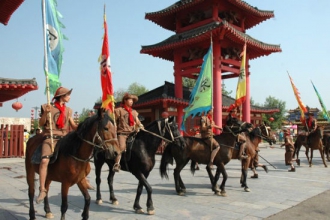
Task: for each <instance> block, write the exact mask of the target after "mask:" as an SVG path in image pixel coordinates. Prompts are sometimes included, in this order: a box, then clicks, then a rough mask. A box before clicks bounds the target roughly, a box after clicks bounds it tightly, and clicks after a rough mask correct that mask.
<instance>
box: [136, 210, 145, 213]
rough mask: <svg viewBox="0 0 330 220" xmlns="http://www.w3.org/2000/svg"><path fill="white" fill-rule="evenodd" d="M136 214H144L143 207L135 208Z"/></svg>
mask: <svg viewBox="0 0 330 220" xmlns="http://www.w3.org/2000/svg"><path fill="white" fill-rule="evenodd" d="M135 213H136V214H144V211H143V209H135Z"/></svg>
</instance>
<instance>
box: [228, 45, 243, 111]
mask: <svg viewBox="0 0 330 220" xmlns="http://www.w3.org/2000/svg"><path fill="white" fill-rule="evenodd" d="M241 57H242V60H241V67H240V73H239V77H238V83H237V88H236V99H235V103H233V104H231V105H230V106H229V108H228V110H227V111H228V112H230V111H231V110H232V109H234V108H236V107H239V106H241V105H242V104H243V103H244V102H245V100H246V69H245V66H246V42H245V44H244V47H243V51H242V53H241Z"/></svg>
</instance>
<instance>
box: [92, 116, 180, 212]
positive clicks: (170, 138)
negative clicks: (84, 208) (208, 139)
mask: <svg viewBox="0 0 330 220" xmlns="http://www.w3.org/2000/svg"><path fill="white" fill-rule="evenodd" d="M162 140H164V141H166V142H173V143H176V145H177V146H179V147H178V148H180V149H182V148H184V144H185V142H184V139H183V137H182V136H181V133H180V131H179V128H178V126H177V124H176V122H175V118H174V117H169V118H166V119H164V118H163V119H159V120H155V121H153V122H151V123H150V124H149V125H147V126H146V127H145V129H144V130H141V131H140V132H138V133H137V134H136V137H135V140H134V141H133V142H132V140H131V143H132V145H131V150H129V148H130V147H129V146H127V151H126V153H124V154H123V157H122V160H121V161H120V165H121V169H122V171H128V172H131V173H132V174H133V175H134V176H135V177H136V178H137V179H138V186H137V191H136V197H135V201H134V204H133V209H134V210H135V212H136V213H138V214H142V213H144V210H143V209H142V207H141V206H140V197H141V194H142V190H143V187H145V188H146V190H147V193H148V197H147V213H148V214H149V215H153V214H154V213H155V208H154V206H153V201H152V187H151V186H150V184H149V183H148V180H147V178H148V176H149V174H150V172H151V171H152V169H153V168H154V166H155V163H156V158H155V155H156V152H157V149H158V147H159V146H160V144H161V143H162ZM129 152H130V153H129ZM127 154H130V156H128V155H127ZM104 163H106V164H107V165H108V167H109V175H108V179H107V180H108V186H109V190H110V201H111V202H112V204H114V205H117V204H118V200H117V198H116V196H115V193H114V189H113V179H114V175H115V172H114V171H113V170H112V167H113V165H114V163H115V162H114V160H113V159H110V160H109V159H106V158H105V157H104V153H102V152H100V153H98V154H97V155H95V159H94V165H95V174H96V186H97V191H96V203H97V204H101V203H102V197H101V191H100V184H101V169H102V166H103V164H104Z"/></svg>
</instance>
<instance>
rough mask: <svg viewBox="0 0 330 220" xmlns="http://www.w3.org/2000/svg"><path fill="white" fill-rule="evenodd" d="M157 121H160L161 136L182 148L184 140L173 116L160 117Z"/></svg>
mask: <svg viewBox="0 0 330 220" xmlns="http://www.w3.org/2000/svg"><path fill="white" fill-rule="evenodd" d="M159 122H160V123H161V126H160V127H161V128H162V131H161V134H162V136H163V137H164V138H166V139H167V140H168V142H174V143H175V144H176V145H178V146H180V147H181V148H184V147H185V143H186V142H185V140H184V138H183V137H182V135H181V133H180V130H179V127H178V125H177V123H176V121H175V117H174V116H170V117H168V118H163V119H160V120H159Z"/></svg>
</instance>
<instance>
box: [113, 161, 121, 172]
mask: <svg viewBox="0 0 330 220" xmlns="http://www.w3.org/2000/svg"><path fill="white" fill-rule="evenodd" d="M120 168H121V167H120V164H119V163H115V165H113V168H112V170H113V171H114V172H119V171H120Z"/></svg>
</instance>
